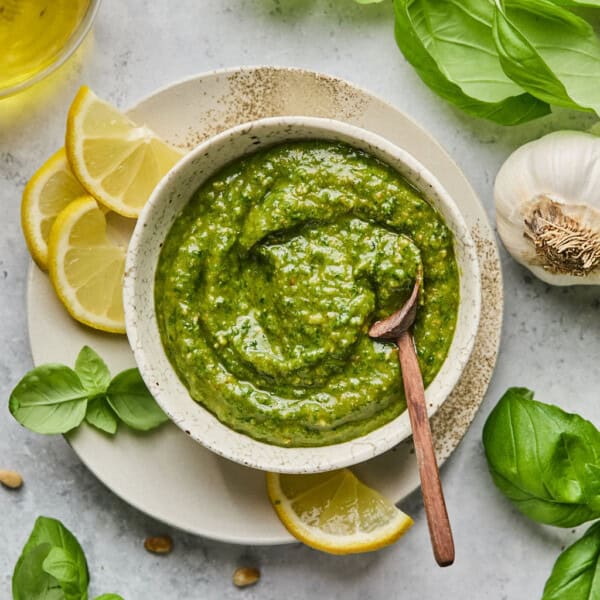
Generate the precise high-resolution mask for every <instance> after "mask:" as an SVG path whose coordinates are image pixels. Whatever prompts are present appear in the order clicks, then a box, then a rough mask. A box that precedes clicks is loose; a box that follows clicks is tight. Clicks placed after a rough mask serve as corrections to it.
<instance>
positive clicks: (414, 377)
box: [397, 331, 454, 567]
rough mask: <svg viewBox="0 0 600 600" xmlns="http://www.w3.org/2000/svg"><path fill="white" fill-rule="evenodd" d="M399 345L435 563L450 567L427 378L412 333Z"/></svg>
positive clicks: (447, 527) (451, 552) (451, 543)
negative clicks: (420, 366) (426, 393)
mask: <svg viewBox="0 0 600 600" xmlns="http://www.w3.org/2000/svg"><path fill="white" fill-rule="evenodd" d="M397 343H398V360H399V361H400V368H401V370H402V380H403V382H404V392H405V395H406V404H407V407H408V415H409V417H410V424H411V427H412V432H413V441H414V445H415V453H416V455H417V463H418V465H419V475H420V477H421V490H422V492H423V503H424V505H425V513H426V515H427V524H428V525H429V536H430V537H431V545H432V546H433V554H434V556H435V560H436V561H437V563H438V565H440V566H441V567H446V566H448V565H451V564H452V563H453V562H454V540H453V539H452V530H451V528H450V521H449V519H448V511H447V510H446V502H445V500H444V492H443V490H442V484H441V482H440V473H439V471H438V466H437V461H436V458H435V453H434V451H433V440H432V437H431V428H430V426H429V418H428V417H427V406H426V404H425V389H424V387H423V377H422V375H421V369H420V368H419V363H418V361H417V353H416V350H415V345H414V342H413V338H412V335H411V334H410V332H409V331H405V332H403V333H402V334H401V335H400V337H399V338H398V342H397Z"/></svg>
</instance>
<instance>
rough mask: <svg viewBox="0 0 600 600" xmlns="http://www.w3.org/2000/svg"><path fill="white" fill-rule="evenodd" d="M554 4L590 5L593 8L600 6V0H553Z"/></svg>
mask: <svg viewBox="0 0 600 600" xmlns="http://www.w3.org/2000/svg"><path fill="white" fill-rule="evenodd" d="M552 1H553V2H554V4H558V5H559V6H572V7H577V6H589V7H591V8H598V7H600V0H552Z"/></svg>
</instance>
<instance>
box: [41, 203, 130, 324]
mask: <svg viewBox="0 0 600 600" xmlns="http://www.w3.org/2000/svg"><path fill="white" fill-rule="evenodd" d="M133 225H134V221H132V220H130V219H124V218H122V217H120V216H118V215H115V214H114V213H110V212H109V213H106V211H105V210H103V209H102V208H100V206H99V205H98V203H97V202H96V200H94V198H92V197H91V196H85V197H83V198H80V199H79V200H75V201H74V202H72V203H71V204H69V205H68V206H67V207H66V208H65V209H64V210H63V211H62V212H61V213H60V214H59V215H58V217H57V218H56V221H55V222H54V225H53V226H52V230H51V232H50V241H49V246H48V259H49V260H48V264H49V270H50V279H51V281H52V285H53V286H54V289H55V291H56V293H57V295H58V297H59V298H60V300H61V302H62V303H63V304H64V305H65V307H66V309H67V310H68V311H69V313H70V314H71V316H72V317H73V318H75V319H76V320H77V321H79V322H81V323H84V324H85V325H88V326H89V327H93V328H95V329H100V330H102V331H109V332H113V333H125V319H124V313H123V300H122V287H123V274H124V270H125V254H126V252H127V244H128V240H129V237H130V235H131V232H132V229H133Z"/></svg>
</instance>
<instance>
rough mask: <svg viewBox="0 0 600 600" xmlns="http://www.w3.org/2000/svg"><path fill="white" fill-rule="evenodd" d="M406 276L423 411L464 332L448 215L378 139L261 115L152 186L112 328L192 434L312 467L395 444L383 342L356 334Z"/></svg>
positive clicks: (457, 240)
mask: <svg viewBox="0 0 600 600" xmlns="http://www.w3.org/2000/svg"><path fill="white" fill-rule="evenodd" d="M419 271H421V272H422V273H423V286H422V291H421V293H420V299H419V310H418V317H417V320H416V323H415V326H414V338H415V344H416V347H417V351H418V357H419V362H420V365H421V369H422V372H423V378H424V382H425V385H426V399H427V404H428V408H429V413H430V415H431V414H433V413H434V412H435V411H436V410H437V409H438V408H439V406H440V405H441V404H442V403H443V402H444V400H445V398H446V397H447V396H448V394H449V393H450V392H451V391H452V388H453V387H454V385H455V384H456V382H457V381H458V379H459V377H460V374H461V372H462V370H463V368H464V367H465V365H466V363H467V361H468V358H469V355H470V353H471V350H472V347H473V343H474V340H475V336H476V332H477V328H478V321H479V312H480V280H479V277H480V276H479V267H478V262H477V254H476V250H475V246H474V243H473V240H472V238H471V235H470V232H469V230H468V228H467V227H466V225H465V223H464V220H463V218H462V216H461V215H460V212H459V211H458V209H457V208H456V205H455V204H454V202H453V201H452V199H451V198H450V196H449V195H448V193H447V192H446V191H445V190H444V189H443V188H442V186H441V185H440V184H439V182H438V181H437V180H436V178H435V177H434V175H432V174H431V173H430V172H429V171H427V169H425V168H424V167H423V166H422V165H421V164H420V163H419V162H418V161H416V160H415V159H414V158H413V157H412V156H411V155H409V154H408V153H406V152H405V151H403V150H402V149H401V148H399V147H397V146H395V145H393V144H391V143H390V142H388V141H387V140H385V139H383V138H381V137H380V136H378V135H375V134H373V133H371V132H368V131H365V130H363V129H360V128H357V127H354V126H351V125H348V124H345V123H341V122H338V121H334V120H330V119H322V118H311V117H281V118H280V117H274V118H269V119H262V120H260V121H255V122H252V123H248V124H244V125H240V126H237V127H234V128H233V129H230V130H228V131H225V132H223V133H221V134H219V135H216V136H215V137H213V138H211V139H209V140H207V141H206V142H204V143H202V144H201V145H199V146H198V147H196V148H195V149H194V150H192V151H191V152H190V153H189V154H188V155H187V156H186V157H185V158H183V159H182V161H180V162H179V163H178V164H177V165H176V166H175V167H174V168H173V170H172V171H170V172H169V173H168V174H167V175H166V177H165V178H164V179H163V180H162V181H161V182H160V183H159V185H158V186H157V188H156V189H155V191H154V193H153V194H152V196H151V198H150V200H149V201H148V204H147V205H146V206H145V208H144V210H143V212H142V214H141V216H140V219H139V221H138V223H137V226H136V228H135V231H134V234H133V237H132V240H131V243H130V247H129V252H128V256H127V265H126V273H125V285H124V304H125V317H126V326H127V334H128V336H129V340H130V343H131V347H132V348H133V351H134V354H135V358H136V361H137V363H138V366H139V369H140V371H141V374H142V376H143V378H144V380H145V382H146V384H147V386H148V388H149V389H150V391H151V392H152V394H153V395H154V396H155V398H156V400H157V402H158V403H159V404H160V405H161V407H162V408H163V409H164V411H165V412H166V413H167V415H169V417H170V418H171V419H172V420H173V421H174V422H175V424H176V425H178V426H179V427H180V428H181V429H182V430H184V431H185V432H186V433H187V434H188V435H190V436H191V437H192V438H193V439H194V440H196V441H198V442H200V443H202V444H203V445H205V446H206V447H207V448H209V449H210V450H212V451H214V452H216V453H218V454H220V455H222V456H224V457H226V458H228V459H231V460H233V461H236V462H238V463H241V464H244V465H247V466H250V467H254V468H258V469H263V470H270V471H279V472H289V473H305V472H319V471H325V470H329V469H334V468H338V467H342V466H347V465H351V464H355V463H358V462H361V461H364V460H367V459H369V458H372V457H374V456H376V455H377V454H380V453H381V452H384V451H385V450H388V449H390V448H392V447H393V446H394V445H396V444H398V443H399V442H401V441H402V440H404V439H406V438H407V437H408V436H409V435H410V423H409V420H408V415H407V413H406V410H405V409H406V402H405V398H404V392H403V389H402V384H401V374H400V372H399V366H398V361H397V356H396V352H397V350H396V347H395V346H394V345H388V344H382V343H379V342H375V341H373V340H371V339H370V338H369V337H368V335H367V331H368V329H369V326H370V325H371V324H372V323H373V322H374V321H376V320H377V319H380V318H383V317H385V316H387V315H389V314H390V313H391V312H393V311H394V310H396V309H397V308H398V307H400V306H401V305H402V304H403V302H404V301H405V300H406V299H407V297H408V295H409V294H410V292H411V290H412V287H413V284H414V281H415V278H416V277H417V274H418V272H419Z"/></svg>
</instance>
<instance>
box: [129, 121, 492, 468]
mask: <svg viewBox="0 0 600 600" xmlns="http://www.w3.org/2000/svg"><path fill="white" fill-rule="evenodd" d="M290 126H291V127H299V128H300V129H302V128H311V127H312V128H316V129H318V130H322V131H323V137H321V138H319V136H318V135H315V136H313V137H312V139H327V137H326V136H327V134H329V135H335V134H338V135H342V136H343V137H346V138H350V140H351V141H347V140H344V141H346V143H348V144H350V145H352V144H353V142H354V143H355V144H356V145H357V146H358V147H361V146H362V147H363V148H364V146H365V145H367V146H368V147H369V149H368V150H366V151H367V152H371V153H372V154H376V155H377V153H376V152H373V151H372V150H371V149H372V148H373V149H377V151H378V153H379V154H385V155H386V156H387V157H388V160H386V158H381V156H378V158H380V160H382V161H383V162H386V163H387V164H389V159H390V157H391V158H393V159H394V160H395V161H397V162H398V163H401V164H402V166H404V167H406V168H407V169H408V170H409V171H411V173H412V174H413V175H414V176H416V177H418V178H419V179H420V180H421V181H422V182H423V183H424V184H425V185H426V186H428V187H429V188H430V190H425V189H423V185H417V184H415V183H414V181H411V180H410V178H409V177H406V176H405V175H403V176H405V178H406V179H408V180H409V182H410V183H412V184H413V185H415V186H416V187H417V188H418V189H419V191H420V192H421V193H422V195H423V196H424V197H425V199H426V200H427V201H428V202H431V196H432V194H433V195H435V196H436V197H437V198H438V201H439V203H440V204H441V205H443V206H444V208H445V210H446V211H447V212H448V213H449V214H450V215H451V217H452V221H453V226H452V227H451V229H452V232H453V235H454V238H455V244H454V245H455V251H456V253H457V256H458V254H459V248H460V252H461V256H462V257H463V258H464V259H465V260H464V263H463V264H468V266H469V269H470V285H471V287H470V288H469V289H471V290H472V292H473V294H472V298H471V299H472V302H473V304H472V306H471V307H470V308H471V312H470V315H471V318H470V320H467V321H466V323H467V324H468V325H469V327H468V332H467V344H466V346H465V348H464V349H463V351H462V352H461V354H460V356H459V357H456V358H457V359H459V360H458V365H457V366H456V367H455V368H452V370H451V371H450V373H449V374H447V375H446V379H445V380H444V381H443V385H442V384H441V383H440V382H439V381H438V377H439V376H440V374H441V373H442V370H443V369H444V364H446V363H447V361H448V357H449V356H450V354H451V352H452V349H453V346H454V344H455V341H456V334H457V331H458V324H459V320H458V318H457V329H455V333H454V337H453V341H452V344H451V346H450V349H449V351H448V355H447V357H446V359H445V361H444V364H443V365H442V367H441V369H440V372H438V374H437V375H436V377H435V378H434V380H433V382H432V383H431V384H430V386H428V390H429V389H430V388H431V387H432V384H433V383H434V382H436V381H437V382H438V385H441V386H442V387H441V391H440V393H439V394H438V395H439V396H440V398H438V399H437V401H436V402H431V398H429V397H427V396H428V395H427V390H426V399H427V404H428V416H429V417H431V416H432V415H433V414H434V413H435V412H436V411H437V410H438V409H439V407H440V406H441V405H442V404H443V403H444V402H445V400H446V399H447V397H448V396H449V394H450V393H451V392H452V389H453V388H454V386H455V384H456V383H457V381H458V380H459V378H460V376H461V374H462V371H463V369H464V367H465V366H466V364H467V362H468V359H469V357H470V355H471V352H472V349H473V345H474V342H475V337H476V332H477V328H478V325H479V318H480V308H481V276H480V269H479V261H478V257H477V252H476V248H475V243H474V241H473V239H472V237H471V233H470V231H469V228H468V227H467V225H466V223H465V221H464V219H463V217H462V215H461V213H460V211H459V209H458V207H457V206H456V204H455V203H454V201H453V200H452V198H451V196H450V195H449V194H448V192H447V191H446V190H445V188H444V187H443V186H442V185H441V184H440V182H439V181H438V180H437V178H436V177H435V176H434V175H433V174H432V173H431V172H430V171H429V170H428V169H427V168H425V167H424V166H423V165H422V164H421V163H420V162H419V161H418V160H417V159H416V158H414V157H413V156H412V155H411V154H409V153H408V152H407V151H405V150H404V149H402V148H401V147H400V146H398V145H396V144H394V143H392V142H390V141H388V140H386V139H385V138H383V137H381V136H380V135H378V134H375V133H373V132H371V131H368V130H366V129H363V128H360V127H357V126H355V125H350V124H348V123H344V122H342V121H337V120H335V119H329V118H323V117H300V116H298V117H291V116H284V117H267V118H263V119H258V120H255V121H250V122H247V123H242V124H238V125H236V126H234V127H231V128H230V129H227V130H225V131H223V132H221V133H219V134H217V135H214V136H212V137H210V138H208V139H207V140H205V141H204V142H202V143H200V144H199V145H198V146H196V147H195V148H194V149H193V150H192V151H191V152H189V153H188V154H187V155H185V156H184V157H183V158H182V159H181V160H180V161H179V162H178V163H177V164H176V165H174V167H173V168H172V169H171V170H170V171H169V172H168V173H167V174H166V175H165V177H164V178H163V179H162V180H161V181H160V182H159V183H158V185H157V186H156V188H155V189H154V191H153V192H152V194H151V196H150V198H149V200H148V202H147V203H146V205H145V206H144V208H143V210H142V212H141V214H140V216H139V219H138V222H137V224H136V227H135V229H134V232H133V235H132V238H131V241H130V244H129V249H128V252H127V257H126V265H125V277H124V286H123V302H124V308H125V323H126V330H127V336H128V339H129V343H130V345H131V348H132V350H133V353H134V357H135V360H136V363H137V364H138V367H139V370H140V373H141V375H142V377H143V379H144V381H145V382H146V385H147V386H148V388H149V390H150V392H151V393H152V395H153V396H154V397H155V399H156V401H157V402H158V404H159V405H160V406H161V407H162V409H163V410H164V411H165V413H166V414H167V415H168V416H169V418H170V419H171V420H172V421H173V422H174V423H175V424H176V425H177V426H178V427H179V428H180V429H182V430H183V431H184V432H185V433H186V434H188V435H189V436H190V437H192V438H193V439H194V440H195V441H196V442H198V443H201V444H202V445H204V446H205V447H206V448H208V449H209V450H211V451H213V452H215V453H216V454H219V455H220V456H223V457H225V458H227V459H229V460H232V461H234V462H237V463H240V464H243V465H245V466H248V467H252V468H257V469H261V470H268V471H276V472H281V473H316V472H322V471H328V470H332V469H336V468H341V467H345V466H350V465H353V464H357V463H359V462H363V461H365V460H368V459H370V458H373V457H374V456H377V455H378V454H381V453H382V452H385V451H386V450H389V449H391V448H392V447H394V446H396V445H397V444H398V443H400V442H402V441H404V440H405V439H406V438H408V437H409V436H410V434H411V429H410V422H409V418H408V411H403V413H401V414H400V415H399V416H398V417H396V418H395V419H393V420H392V421H390V422H388V423H386V424H384V425H383V426H381V427H379V428H377V429H375V430H373V431H371V432H369V433H367V434H365V435H363V436H359V437H357V438H353V439H351V440H347V441H345V442H340V443H336V444H331V445H326V446H311V447H283V446H277V445H273V444H268V443H266V442H262V441H259V440H256V439H254V438H251V437H250V436H248V435H246V434H244V433H240V432H237V431H235V430H234V429H232V428H230V427H229V426H227V425H225V424H224V423H222V422H221V421H219V420H218V419H217V417H216V416H215V415H213V413H211V412H210V411H209V410H207V409H206V408H204V406H203V405H201V404H200V403H198V402H196V401H194V400H193V399H192V398H191V396H190V395H189V392H188V391H187V388H185V387H184V386H183V384H182V383H181V381H180V380H179V378H178V376H177V374H176V372H175V370H174V368H173V367H172V365H171V363H170V362H169V360H168V358H167V357H166V353H165V352H164V347H163V346H162V342H161V341H160V336H159V337H158V347H159V348H160V349H159V352H161V353H162V355H163V357H164V359H165V360H166V365H165V366H166V367H167V369H168V370H169V371H170V372H171V375H174V377H175V379H176V381H177V382H178V385H177V384H176V385H177V387H178V388H179V390H178V393H182V394H183V395H186V396H187V399H188V400H189V402H192V403H193V404H194V409H193V410H194V411H199V413H198V414H201V415H202V419H203V420H205V421H208V422H209V424H210V427H214V428H215V429H216V430H217V431H219V432H220V433H221V434H222V435H223V436H224V437H225V441H226V442H230V444H227V443H225V444H222V443H220V442H215V440H214V439H207V438H206V436H205V433H206V431H203V432H199V431H198V427H197V423H195V422H193V421H191V420H190V419H189V418H187V417H186V416H185V415H183V416H182V414H180V413H179V412H178V411H177V410H173V405H172V403H171V402H170V398H171V396H172V394H173V390H168V389H167V388H165V387H164V386H162V387H161V386H160V385H159V382H157V381H155V379H156V377H155V376H154V374H152V376H151V373H150V372H149V371H150V370H151V367H150V364H149V363H150V361H149V360H148V355H147V352H146V350H147V349H145V348H144V347H143V344H141V343H140V335H139V333H140V328H144V327H147V326H148V325H150V326H151V327H153V328H155V329H156V331H158V326H157V323H156V311H155V305H154V281H153V280H152V281H151V282H148V281H147V280H146V281H145V283H146V284H148V283H150V285H149V286H146V290H147V288H148V287H150V288H151V291H150V294H151V302H150V303H151V307H152V308H151V318H150V320H149V321H144V320H143V319H142V321H141V322H138V314H137V312H138V311H137V308H136V307H137V305H138V288H139V285H138V283H137V279H138V278H137V264H138V261H139V260H141V261H143V260H144V258H145V257H144V255H145V254H146V253H145V252H143V251H142V247H143V242H144V239H145V236H146V230H147V229H148V230H149V229H150V227H149V225H151V224H152V222H153V216H155V214H156V212H157V210H158V209H157V207H158V206H160V205H161V203H162V202H163V201H164V200H165V199H166V198H167V197H168V194H169V193H170V192H172V191H173V189H175V188H176V186H177V184H178V183H181V181H182V180H184V179H185V177H186V175H187V176H189V173H188V171H189V170H190V167H191V166H192V165H193V164H194V162H195V161H196V159H198V158H199V157H202V155H205V159H206V157H208V156H209V155H210V152H211V149H213V148H214V147H215V146H217V147H218V145H219V144H221V143H223V142H225V141H226V140H228V139H231V138H232V137H234V136H238V135H249V133H250V132H252V133H253V134H256V131H257V129H260V128H261V127H264V128H267V129H268V128H269V127H278V128H285V127H290ZM294 139H299V138H298V137H294V136H293V135H292V136H290V137H289V141H292V140H294ZM305 139H307V138H305ZM276 143H281V142H273V143H272V144H265V145H264V146H261V148H265V147H268V146H269V145H273V144H276ZM250 153H251V151H250V152H245V153H241V154H236V155H235V156H232V157H231V158H230V159H229V160H227V161H225V163H223V164H219V165H218V166H216V167H213V166H211V167H209V168H208V170H207V172H205V173H203V174H202V177H201V178H200V179H199V183H195V184H194V190H197V189H198V188H199V187H200V186H201V185H202V184H203V183H204V182H205V181H206V180H207V179H208V178H210V177H211V176H212V175H214V174H215V173H216V172H218V171H219V170H221V169H222V168H223V166H224V165H225V164H228V163H230V162H232V161H234V160H237V159H239V158H241V157H242V156H244V155H247V154H250ZM392 168H396V170H397V167H394V166H393V165H392ZM192 172H193V171H192ZM192 178H193V176H192ZM192 194H193V192H192ZM189 198H191V194H190V195H188V196H187V199H186V200H185V201H184V204H182V206H184V205H185V202H187V201H188V200H189ZM180 210H181V208H179V209H178V210H177V211H175V212H174V214H173V215H171V216H170V218H171V221H170V222H169V224H168V228H166V229H165V233H164V235H165V236H166V235H167V233H168V231H169V230H170V228H171V226H172V223H173V221H174V219H175V218H176V215H177V214H179V211H180ZM172 212H173V211H172ZM442 216H443V218H444V220H445V221H446V222H447V221H448V217H447V216H445V215H442ZM447 224H448V223H447ZM448 225H449V224H448ZM449 226H450V225H449ZM162 241H164V236H163V238H162ZM160 246H162V243H158V244H155V248H154V249H153V250H152V252H150V254H152V256H153V261H154V264H153V265H152V275H153V276H154V274H155V268H156V263H157V261H158V256H159V254H160ZM459 263H460V261H459ZM463 277H464V274H463V273H462V271H461V275H460V279H461V289H462V283H463ZM473 286H474V287H473ZM146 293H148V292H147V291H146ZM462 305H463V298H462V295H461V300H460V303H459V315H460V312H461V307H462ZM462 310H464V308H462ZM161 362H163V363H164V361H161ZM195 425H196V426H195ZM205 425H206V423H205ZM213 437H214V436H213ZM217 437H219V436H218V435H217ZM240 448H242V449H243V451H240ZM265 453H266V455H267V456H268V457H269V458H268V459H267V460H265V459H264V457H263V456H262V455H263V454H265Z"/></svg>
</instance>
